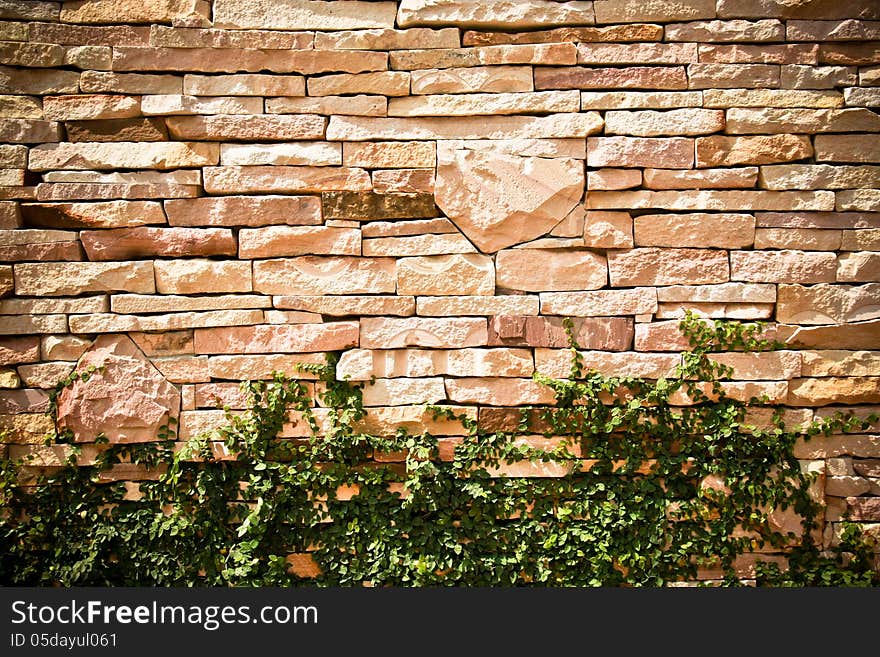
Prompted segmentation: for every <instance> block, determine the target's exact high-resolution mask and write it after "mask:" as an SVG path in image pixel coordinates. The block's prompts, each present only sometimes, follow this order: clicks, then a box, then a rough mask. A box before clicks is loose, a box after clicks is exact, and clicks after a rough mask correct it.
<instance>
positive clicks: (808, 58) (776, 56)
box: [699, 43, 819, 86]
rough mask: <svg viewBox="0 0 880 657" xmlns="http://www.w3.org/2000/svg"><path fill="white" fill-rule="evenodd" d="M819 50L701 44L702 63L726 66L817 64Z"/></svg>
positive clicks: (793, 46)
mask: <svg viewBox="0 0 880 657" xmlns="http://www.w3.org/2000/svg"><path fill="white" fill-rule="evenodd" d="M818 55H819V48H818V46H815V45H812V44H792V43H787V44H783V45H768V44H761V45H755V46H752V45H740V44H736V45H721V46H718V45H713V44H708V45H707V44H700V55H699V58H700V62H701V63H703V62H707V63H724V64H749V63H761V64H816V63H817V61H818ZM738 86H739V85H738Z"/></svg>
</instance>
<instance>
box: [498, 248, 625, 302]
mask: <svg viewBox="0 0 880 657" xmlns="http://www.w3.org/2000/svg"><path fill="white" fill-rule="evenodd" d="M495 268H496V271H497V276H496V283H497V285H498V287H499V288H505V289H510V290H523V291H526V292H542V291H544V290H547V291H558V290H594V289H598V288H600V287H603V286H604V285H605V284H606V283H607V281H608V278H607V273H606V271H607V264H606V261H605V258H603V257H602V256H599V255H596V254H595V253H593V252H591V251H558V252H555V251H544V250H541V249H522V250H506V251H499V252H498V254H497V255H496V257H495Z"/></svg>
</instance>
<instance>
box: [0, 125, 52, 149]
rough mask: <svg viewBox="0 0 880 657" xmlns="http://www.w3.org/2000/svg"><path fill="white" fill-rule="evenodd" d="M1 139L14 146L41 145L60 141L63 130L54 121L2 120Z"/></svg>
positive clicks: (0, 127)
mask: <svg viewBox="0 0 880 657" xmlns="http://www.w3.org/2000/svg"><path fill="white" fill-rule="evenodd" d="M0 139H2V140H3V141H4V142H8V143H14V144H40V143H43V142H53V141H60V140H61V130H60V126H59V124H58V123H56V122H54V121H40V120H35V119H0Z"/></svg>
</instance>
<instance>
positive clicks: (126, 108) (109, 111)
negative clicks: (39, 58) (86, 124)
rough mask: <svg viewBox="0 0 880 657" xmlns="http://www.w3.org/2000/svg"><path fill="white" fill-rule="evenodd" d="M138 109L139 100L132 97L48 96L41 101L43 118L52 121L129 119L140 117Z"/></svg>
mask: <svg viewBox="0 0 880 657" xmlns="http://www.w3.org/2000/svg"><path fill="white" fill-rule="evenodd" d="M140 108H141V101H140V98H137V97H134V96H115V95H109V94H94V95H80V96H48V97H46V98H45V99H44V100H43V116H44V117H45V118H47V119H49V120H53V121H83V120H95V119H130V118H133V117H136V116H140V115H141V111H140Z"/></svg>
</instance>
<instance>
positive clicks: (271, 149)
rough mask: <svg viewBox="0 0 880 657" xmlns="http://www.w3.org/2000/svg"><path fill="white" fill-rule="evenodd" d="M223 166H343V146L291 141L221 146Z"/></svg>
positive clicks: (221, 162)
mask: <svg viewBox="0 0 880 657" xmlns="http://www.w3.org/2000/svg"><path fill="white" fill-rule="evenodd" d="M220 164H221V165H239V166H258V165H266V164H278V165H311V166H331V165H338V164H342V147H341V145H340V144H329V143H327V142H319V141H316V142H291V143H282V144H221V145H220Z"/></svg>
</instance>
